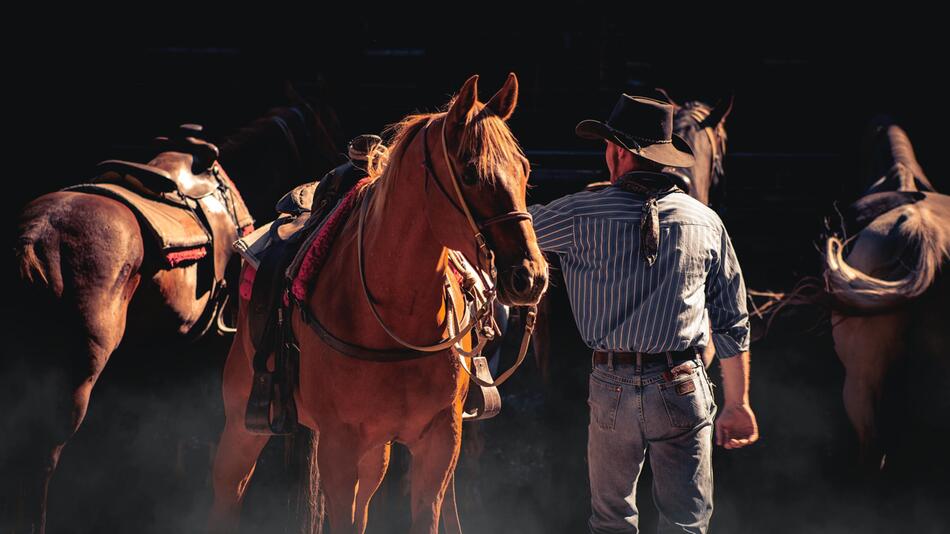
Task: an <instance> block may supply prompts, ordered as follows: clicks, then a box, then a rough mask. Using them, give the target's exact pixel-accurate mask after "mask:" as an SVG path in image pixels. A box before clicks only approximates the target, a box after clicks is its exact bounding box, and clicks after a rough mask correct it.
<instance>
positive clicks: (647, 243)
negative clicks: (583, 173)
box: [614, 171, 683, 267]
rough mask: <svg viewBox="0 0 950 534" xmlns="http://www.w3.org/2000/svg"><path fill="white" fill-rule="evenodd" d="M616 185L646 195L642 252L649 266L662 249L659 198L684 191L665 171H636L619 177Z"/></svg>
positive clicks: (641, 228) (643, 212)
mask: <svg viewBox="0 0 950 534" xmlns="http://www.w3.org/2000/svg"><path fill="white" fill-rule="evenodd" d="M614 186H615V187H619V188H620V189H623V190H625V191H630V192H633V193H639V194H641V195H645V196H646V199H644V201H643V211H642V213H641V215H640V253H641V254H642V255H643V259H644V261H646V262H647V266H648V267H652V266H653V263H654V262H656V256H657V251H659V250H660V210H659V207H658V206H657V199H658V198H660V197H664V196H666V195H668V194H670V193H682V192H683V190H682V189H680V188H679V187H677V186H675V185H673V184H672V183H671V182H670V179H669V178H668V177H667V176H666V175H665V174H663V173H659V172H645V171H635V172H631V173H627V174H624V175H623V176H621V177H620V178H617V181H616V183H614Z"/></svg>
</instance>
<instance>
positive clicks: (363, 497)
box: [356, 443, 392, 532]
mask: <svg viewBox="0 0 950 534" xmlns="http://www.w3.org/2000/svg"><path fill="white" fill-rule="evenodd" d="M391 449H392V444H390V443H387V444H385V445H383V446H382V447H379V448H376V449H372V450H370V451H368V452H367V453H366V454H364V455H363V457H362V458H361V459H360V465H359V477H360V479H359V490H358V491H357V493H356V521H357V528H358V529H359V531H360V532H363V531H364V530H366V520H367V516H368V513H369V501H370V499H372V498H373V494H375V493H376V490H378V489H379V485H380V484H381V483H382V481H383V477H385V476H386V469H387V468H388V467H389V453H390V450H391Z"/></svg>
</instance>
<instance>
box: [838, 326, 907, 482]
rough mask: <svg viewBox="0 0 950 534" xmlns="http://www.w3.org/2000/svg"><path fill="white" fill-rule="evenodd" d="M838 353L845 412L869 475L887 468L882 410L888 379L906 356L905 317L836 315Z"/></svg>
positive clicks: (860, 459)
mask: <svg viewBox="0 0 950 534" xmlns="http://www.w3.org/2000/svg"><path fill="white" fill-rule="evenodd" d="M832 324H834V325H835V327H834V330H833V332H832V334H833V337H834V341H835V351H836V352H837V353H838V358H839V359H840V360H841V363H842V364H844V367H845V382H844V390H843V399H844V407H845V411H846V412H847V414H848V419H850V421H851V424H852V426H853V427H854V430H855V432H856V433H857V437H858V445H859V462H860V465H861V467H862V468H864V469H865V470H867V471H869V472H873V471H878V470H880V469H881V468H882V467H883V459H884V449H883V444H882V440H881V436H880V431H879V429H880V424H879V422H880V421H879V413H878V408H879V404H880V401H881V398H882V395H883V388H884V379H885V377H886V376H887V372H888V370H889V368H890V366H891V364H892V363H893V361H894V360H895V359H896V358H897V357H898V356H899V355H901V354H902V352H903V343H902V334H903V332H904V328H903V317H902V316H900V315H896V314H893V315H892V314H885V315H876V316H871V317H848V318H846V319H844V318H842V317H840V316H838V315H833V316H832Z"/></svg>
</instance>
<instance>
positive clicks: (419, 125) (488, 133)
mask: <svg viewBox="0 0 950 534" xmlns="http://www.w3.org/2000/svg"><path fill="white" fill-rule="evenodd" d="M451 104H452V102H449V104H448V105H447V106H446V109H448V108H449V107H451ZM445 114H446V111H440V112H437V113H414V114H411V115H408V116H406V117H405V118H403V119H402V120H401V121H399V122H397V123H394V124H391V125H390V126H389V127H387V128H386V132H385V134H386V137H387V138H389V139H390V142H389V146H390V147H392V148H391V149H390V155H389V163H390V165H387V167H386V169H385V170H384V171H383V172H382V174H381V175H380V177H379V179H380V180H382V181H384V182H391V181H394V180H393V178H391V176H392V175H395V174H396V173H397V172H398V171H399V166H398V165H393V164H392V163H395V162H398V161H400V160H401V159H402V157H403V156H404V155H405V152H406V150H407V149H408V148H409V146H410V145H411V144H412V141H413V140H414V139H415V137H416V135H417V134H419V132H420V131H421V130H422V129H423V128H425V127H426V126H427V125H429V124H430V123H431V122H433V121H435V120H438V119H440V118H443V117H445ZM429 148H430V150H432V151H433V153H436V152H437V150H439V148H438V147H434V146H430V147H429ZM459 154H461V155H462V156H464V157H471V158H472V159H471V162H472V163H473V164H474V166H475V170H476V171H477V175H478V178H479V179H481V180H484V181H486V182H488V183H490V184H491V183H492V180H494V178H495V173H494V172H492V171H494V170H495V169H497V168H499V166H504V165H512V164H515V163H517V162H516V161H515V159H516V158H523V157H524V152H523V151H522V149H521V146H520V145H519V144H518V141H517V139H515V136H514V135H513V134H512V133H511V130H510V129H509V128H508V125H507V124H506V123H505V121H504V120H502V119H501V117H499V116H497V115H496V114H494V113H493V112H492V111H491V110H490V109H488V108H486V107H485V105H484V104H482V103H480V102H478V103H476V105H475V108H474V109H473V110H472V113H471V115H469V118H468V122H467V124H466V128H465V132H464V134H463V135H462V139H461V140H460V145H459ZM433 157H434V156H433ZM492 185H493V184H492Z"/></svg>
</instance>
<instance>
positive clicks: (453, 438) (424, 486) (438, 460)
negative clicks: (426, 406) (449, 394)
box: [408, 408, 462, 534]
mask: <svg viewBox="0 0 950 534" xmlns="http://www.w3.org/2000/svg"><path fill="white" fill-rule="evenodd" d="M461 444H462V420H461V414H460V413H456V412H455V410H454V409H452V408H450V409H447V410H445V411H443V412H441V413H440V414H439V415H437V416H436V418H435V419H434V420H433V421H432V423H431V424H430V425H429V427H428V428H427V429H426V431H425V433H424V434H423V435H422V436H421V437H420V438H419V439H418V440H416V441H415V442H413V443H409V444H408V445H409V450H410V451H411V452H412V529H411V530H410V532H412V533H414V534H437V533H438V529H439V512H440V509H441V507H442V499H443V498H444V497H445V489H446V487H447V485H448V483H449V480H450V479H451V477H452V473H454V472H455V465H456V463H457V462H458V457H459V448H460V446H461Z"/></svg>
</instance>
